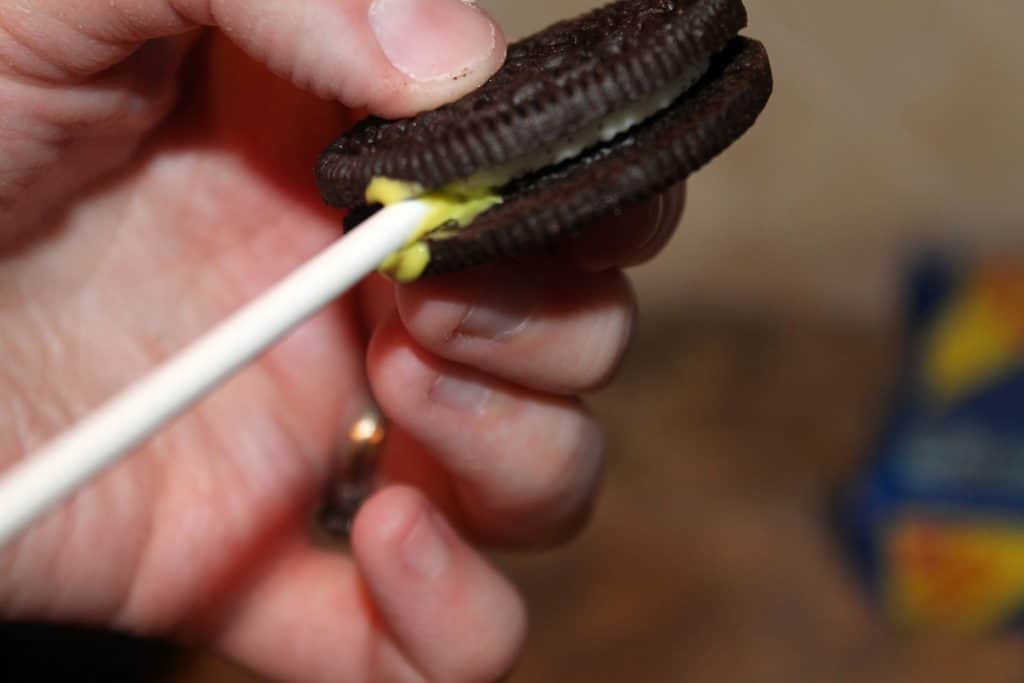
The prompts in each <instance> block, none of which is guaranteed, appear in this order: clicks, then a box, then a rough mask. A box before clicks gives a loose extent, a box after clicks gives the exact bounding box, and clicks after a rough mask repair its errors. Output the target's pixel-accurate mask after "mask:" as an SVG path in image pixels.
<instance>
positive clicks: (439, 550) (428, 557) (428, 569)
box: [402, 510, 451, 580]
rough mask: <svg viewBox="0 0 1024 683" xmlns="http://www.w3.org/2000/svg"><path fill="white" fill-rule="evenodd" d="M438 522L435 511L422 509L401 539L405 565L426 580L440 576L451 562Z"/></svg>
mask: <svg viewBox="0 0 1024 683" xmlns="http://www.w3.org/2000/svg"><path fill="white" fill-rule="evenodd" d="M440 523H441V520H440V519H438V518H437V515H436V513H434V512H433V511H431V510H424V511H423V512H421V513H420V516H419V519H418V520H417V521H416V523H415V524H414V525H413V527H412V529H411V530H410V531H409V533H408V534H406V536H405V539H404V540H403V541H402V559H403V560H404V562H405V565H406V567H408V568H409V569H410V570H412V571H413V572H414V573H415V574H417V575H418V576H420V577H421V578H423V579H426V580H432V579H436V578H437V577H439V576H441V575H442V574H443V573H444V572H445V570H446V569H447V568H448V565H449V564H450V562H451V551H450V549H449V548H448V542H447V541H446V540H445V538H444V535H443V534H442V530H441V528H440Z"/></svg>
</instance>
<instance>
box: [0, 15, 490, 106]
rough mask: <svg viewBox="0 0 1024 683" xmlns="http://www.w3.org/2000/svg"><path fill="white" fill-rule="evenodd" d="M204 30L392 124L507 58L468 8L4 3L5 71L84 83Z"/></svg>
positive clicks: (1, 50)
mask: <svg viewBox="0 0 1024 683" xmlns="http://www.w3.org/2000/svg"><path fill="white" fill-rule="evenodd" d="M197 26H216V27H219V28H220V29H222V30H223V31H224V32H225V33H226V34H227V35H229V36H230V37H232V39H233V40H235V41H236V42H237V43H238V44H239V45H241V46H242V47H243V48H244V49H245V50H246V51H247V52H249V54H250V55H252V56H253V57H255V58H256V59H258V60H260V61H262V62H263V63H265V64H266V65H268V66H269V67H270V68H272V69H273V70H274V71H275V72H277V73H278V74H280V75H282V76H284V77H286V78H288V79H290V80H291V81H292V82H294V83H295V84H297V85H299V86H301V87H304V88H306V89H309V90H311V91H313V92H315V93H317V94H320V95H322V96H324V97H328V98H332V99H338V100H340V101H342V102H344V103H346V104H348V105H349V106H352V107H367V108H369V109H370V110H371V111H373V112H375V113H378V114H382V115H385V116H399V115H405V114H410V113H413V112H415V111H419V110H421V109H426V108H431V107H436V106H438V105H440V104H443V103H444V102H448V101H450V100H453V99H456V98H458V97H459V96H461V95H462V94H464V93H465V92H468V91H469V90H471V89H472V88H474V87H476V86H478V85H480V84H481V83H483V81H484V80H486V79H487V78H488V77H489V76H490V75H491V74H492V73H493V72H494V71H495V70H496V69H497V68H498V66H499V65H500V64H501V62H502V60H503V59H504V54H505V40H504V37H503V35H502V33H501V31H500V30H499V29H498V28H497V26H496V25H495V23H494V22H493V21H492V20H491V19H490V18H489V17H488V16H487V14H486V13H485V12H484V11H483V10H481V9H479V8H477V7H476V6H474V5H472V4H469V3H465V2H462V1H461V0H305V1H304V2H295V1H294V0H273V1H270V2H268V1H267V0H220V1H219V2H213V0H154V2H145V3H140V2H137V1H136V0H79V1H78V2H74V3H69V2H67V0H25V1H24V2H20V3H9V2H8V3H0V28H2V29H3V30H2V31H0V65H2V66H0V72H6V73H7V74H8V75H9V76H13V77H14V78H15V79H19V80H30V81H42V82H46V83H51V84H67V83H74V82H79V81H81V80H84V79H86V78H88V77H90V76H92V75H95V74H97V73H100V72H101V71H104V70H106V69H108V68H109V67H111V66H113V65H114V64H116V63H117V62H120V61H121V60H123V59H125V58H126V57H128V56H129V55H130V54H131V53H132V52H134V51H135V50H136V49H137V47H138V45H139V44H141V43H143V42H145V41H146V40H149V39H152V38H158V37H163V36H170V35H175V34H179V33H184V32H186V31H188V30H190V29H193V28H195V27H197Z"/></svg>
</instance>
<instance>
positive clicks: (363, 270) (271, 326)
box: [0, 201, 427, 546]
mask: <svg viewBox="0 0 1024 683" xmlns="http://www.w3.org/2000/svg"><path fill="white" fill-rule="evenodd" d="M426 212H427V208H426V207H425V206H424V205H423V204H422V203H420V202H417V201H408V202H402V203H399V204H394V205H392V206H390V207H387V208H386V209H384V210H382V211H379V212H378V213H376V214H374V215H373V216H372V217H371V218H370V219H369V220H367V221H366V222H364V223H363V224H361V225H360V226H359V227H358V228H356V229H355V230H353V231H351V232H350V233H348V234H347V235H345V236H344V237H343V238H341V239H339V240H338V241H337V242H335V243H334V244H332V245H331V246H330V247H328V248H327V249H325V250H324V251H323V252H322V253H320V254H319V255H317V256H315V257H314V258H313V259H311V260H310V261H309V262H307V263H306V264H304V265H303V266H301V267H299V268H298V269H297V270H296V271H295V272H293V273H292V274H291V275H289V276H288V277H287V278H285V279H284V280H283V281H282V282H280V283H278V284H277V285H275V286H274V287H272V288H271V289H270V290H269V291H267V292H266V293H264V294H263V295H261V296H260V297H259V298H257V299H256V300H255V301H253V302H252V303H250V304H248V305H247V306H245V307H244V308H243V309H242V310H240V311H238V312H237V313H235V314H234V315H232V316H231V317H230V318H228V319H227V320H225V321H224V322H222V323H221V324H220V325H218V326H217V327H215V328H214V329H213V330H212V331H210V332H208V333H207V334H206V335H205V336H203V337H201V338H200V339H199V340H198V341H196V342H194V343H193V344H192V345H190V346H188V347H186V348H185V349H184V350H183V351H181V352H179V353H178V354H177V355H176V356H174V357H172V358H171V359H170V360H169V361H167V362H166V363H164V364H163V365H161V366H159V367H157V368H156V369H154V370H153V371H151V372H150V373H149V374H147V375H146V376H145V377H143V378H142V379H141V380H139V381H138V382H136V383H135V384H133V385H131V386H129V387H128V388H127V389H126V390H124V391H123V392H122V393H121V394H120V395H118V396H116V397H114V398H113V399H111V400H110V401H108V402H107V403H106V404H104V405H103V406H101V407H100V408H99V409H97V410H96V411H95V412H93V413H92V414H91V415H89V416H87V417H86V418H85V419H83V420H82V421H81V422H79V423H78V424H77V425H75V426H73V427H72V428H70V429H69V430H67V431H66V432H64V433H63V434H61V435H60V436H58V437H57V438H56V439H54V440H53V441H51V442H50V443H49V444H47V445H45V446H43V447H42V448H41V449H39V450H38V451H36V452H35V453H33V454H32V455H30V456H29V457H27V458H26V459H25V460H23V461H21V462H20V463H18V464H17V465H15V466H14V467H12V468H11V469H10V471H9V472H8V473H7V474H6V476H4V478H3V479H2V480H0V546H3V545H4V544H6V543H7V541H9V540H11V538H12V537H13V536H15V535H16V534H17V533H18V532H19V531H21V530H22V529H23V528H24V527H25V526H27V525H28V524H29V523H30V522H32V521H33V520H34V519H35V518H36V517H38V516H39V515H41V514H42V513H43V512H45V511H46V510H47V509H48V508H50V507H51V506H53V505H55V504H56V503H58V502H60V501H61V500H63V499H64V498H65V497H66V496H68V495H70V494H71V493H72V492H73V491H74V490H75V489H76V488H78V487H81V486H83V485H85V484H86V483H88V482H89V481H90V480H91V479H92V478H93V477H94V476H95V475H97V474H99V473H100V472H101V471H102V470H103V469H104V468H106V467H108V466H109V465H112V464H113V463H114V462H115V461H116V460H117V459H118V458H119V457H121V456H122V455H124V454H126V453H128V452H129V451H130V450H131V449H133V448H134V447H135V446H138V445H139V444H140V443H142V442H143V441H144V440H146V439H147V438H148V437H149V436H151V435H152V434H153V433H155V432H156V431H157V430H158V429H159V428H160V427H161V426H163V425H164V424H165V423H166V422H168V421H169V420H171V419H172V418H174V417H176V416H177V415H179V414H180V413H182V412H183V411H184V410H185V409H186V408H188V407H189V406H190V405H191V404H193V403H195V402H196V401H198V400H199V399H200V398H202V396H203V395H204V394H206V393H207V392H208V391H210V390H211V389H213V388H214V387H216V386H217V385H218V384H219V383H220V382H221V381H223V380H224V379H226V378H227V377H228V376H229V375H231V374H232V373H233V372H235V371H236V370H238V369H239V368H241V367H242V366H244V365H245V364H247V363H248V362H250V361H251V360H253V359H254V358H256V356H258V355H259V354H260V353H262V352H263V351H265V350H266V349H267V347H269V346H270V345H271V344H273V343H274V342H275V341H277V340H278V339H280V338H281V337H282V336H284V335H285V334H286V333H287V332H289V331H290V330H291V329H292V328H294V327H295V326H296V325H298V324H299V323H301V322H302V321H304V320H305V319H306V318H308V317H310V316H311V315H313V314H314V313H316V312H317V311H318V310H320V309H321V308H323V307H324V306H326V305H327V304H328V303H330V302H331V301H332V300H333V299H335V298H337V297H338V296H340V295H341V294H342V293H344V292H345V291H346V290H348V289H349V288H350V287H352V286H353V285H355V284H357V283H358V282H359V281H360V280H362V279H363V277H365V276H366V275H367V274H368V273H370V272H372V271H373V270H374V269H375V268H377V266H378V265H379V264H380V263H381V261H383V260H384V259H385V258H386V257H387V256H388V254H390V253H392V252H393V251H395V250H396V249H398V248H400V247H401V246H403V245H404V244H405V242H406V241H407V240H408V239H409V237H411V236H412V234H413V232H414V231H415V230H416V228H417V227H418V226H419V224H420V222H421V221H422V220H423V218H424V216H425V215H426Z"/></svg>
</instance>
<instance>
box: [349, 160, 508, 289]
mask: <svg viewBox="0 0 1024 683" xmlns="http://www.w3.org/2000/svg"><path fill="white" fill-rule="evenodd" d="M413 198H417V199H419V200H420V201H422V202H423V203H424V204H426V205H427V207H428V209H429V210H428V212H427V215H426V216H425V217H424V219H423V222H422V223H420V225H419V228H417V230H416V232H415V233H414V234H413V236H412V237H411V238H410V240H409V242H408V244H407V245H406V246H405V247H403V248H402V249H400V250H399V251H397V252H395V253H394V254H391V255H390V256H389V257H388V258H386V259H385V260H384V262H383V263H382V264H381V265H380V271H381V272H382V273H384V274H385V275H387V276H388V277H390V278H392V279H393V280H396V281H398V282H412V281H413V280H415V279H417V278H418V277H419V276H420V275H422V274H423V271H424V270H426V268H427V265H428V264H429V263H430V247H429V246H427V243H426V242H424V241H423V240H422V238H423V237H424V236H425V235H427V234H428V233H431V232H433V231H435V230H437V229H438V228H439V227H441V226H442V225H449V224H452V223H454V224H455V225H457V226H458V227H460V228H462V227H465V226H467V225H469V224H470V223H472V222H473V220H474V219H475V218H476V217H477V216H479V215H480V214H482V213H483V212H484V211H486V210H487V209H489V208H491V207H492V206H494V205H495V204H500V203H501V195H498V194H496V193H495V192H494V191H493V190H491V189H490V188H481V187H473V188H470V187H468V186H466V185H464V184H454V183H453V184H452V185H450V186H447V187H443V188H441V189H440V190H435V191H433V192H426V191H425V189H424V187H423V186H422V185H420V184H419V183H415V182H409V181H404V180H394V179H392V178H384V177H378V178H374V179H373V180H372V181H371V182H370V184H369V185H368V186H367V188H366V201H367V202H369V203H371V204H383V205H384V206H387V205H388V204H394V203H396V202H403V201H406V200H408V199H413Z"/></svg>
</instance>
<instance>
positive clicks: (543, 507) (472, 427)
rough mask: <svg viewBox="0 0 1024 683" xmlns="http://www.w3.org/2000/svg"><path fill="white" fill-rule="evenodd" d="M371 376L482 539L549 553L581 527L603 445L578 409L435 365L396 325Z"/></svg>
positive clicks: (380, 345) (383, 334)
mask: <svg viewBox="0 0 1024 683" xmlns="http://www.w3.org/2000/svg"><path fill="white" fill-rule="evenodd" d="M368 376H369V379H370V384H371V387H372V388H373V392H374V395H375V396H376V398H377V400H378V402H379V403H380V405H381V408H382V409H383V410H384V411H385V412H386V413H387V414H388V416H389V417H390V418H391V420H392V421H393V422H395V423H396V424H397V425H398V427H400V428H401V429H402V430H404V431H406V432H408V434H409V435H410V436H411V437H412V438H413V439H415V440H416V441H418V442H419V443H421V444H423V446H425V447H426V448H427V449H428V450H429V451H430V452H431V453H432V454H433V455H434V457H435V458H436V459H437V460H438V462H439V463H440V464H441V466H442V467H443V468H444V469H445V470H447V471H448V473H449V474H450V475H451V477H452V480H453V481H452V485H451V489H452V492H453V495H454V496H455V498H456V499H457V503H458V506H459V511H460V514H459V519H460V521H461V523H462V524H464V525H465V527H466V528H467V530H468V531H469V532H470V533H471V534H472V535H473V536H474V538H475V539H477V540H480V541H481V542H485V543H489V544H496V545H503V546H514V547H526V546H529V547H536V546H547V545H551V544H553V543H556V542H560V541H562V540H565V539H566V538H568V537H570V536H571V535H573V534H574V533H576V532H577V531H578V530H579V528H580V527H581V526H582V524H583V522H584V521H585V520H586V518H587V516H588V513H589V511H590V508H591V503H592V500H593V497H594V493H595V489H596V487H597V482H598V480H599V478H600V473H601V469H602V464H603V458H604V443H603V437H602V434H601V431H600V429H599V428H598V426H597V424H596V422H595V421H594V420H593V418H592V417H591V416H590V415H589V414H588V413H587V412H586V410H584V408H583V407H582V406H581V405H580V404H579V402H578V401H575V400H571V399H563V398H557V397H554V396H547V395H543V394H538V393H534V392H530V391H527V390H525V389H521V388H517V387H515V386H512V385H509V384H506V383H504V382H502V381H500V380H498V379H495V378H493V377H490V376H488V375H485V374H483V373H480V372H478V371H474V370H471V369H469V368H465V367H461V366H458V365H456V364H455V363H452V362H449V361H445V360H443V359H440V358H437V357H436V356H432V355H431V354H429V353H428V352H426V351H424V350H423V349H421V348H420V347H419V346H418V345H417V344H416V343H415V341H413V339H412V338H411V337H410V336H409V334H408V333H407V332H406V331H405V328H404V327H403V326H402V325H401V323H400V321H398V320H397V319H395V318H393V319H392V320H391V321H389V322H388V323H386V324H385V325H384V326H382V327H381V328H380V329H378V330H377V332H376V334H375V335H374V338H373V341H372V342H371V346H370V353H369V363H368Z"/></svg>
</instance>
